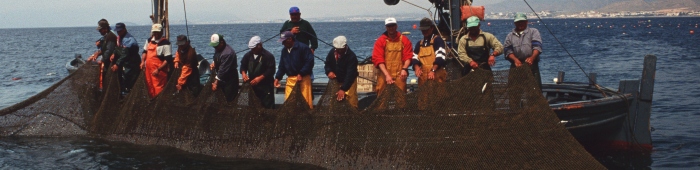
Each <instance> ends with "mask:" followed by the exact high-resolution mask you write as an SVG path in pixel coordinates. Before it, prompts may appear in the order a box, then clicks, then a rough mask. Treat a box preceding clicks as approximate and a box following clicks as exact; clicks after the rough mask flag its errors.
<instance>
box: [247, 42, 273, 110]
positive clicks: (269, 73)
mask: <svg viewBox="0 0 700 170" xmlns="http://www.w3.org/2000/svg"><path fill="white" fill-rule="evenodd" d="M248 48H249V49H250V51H248V53H246V54H245V55H243V58H242V59H241V75H242V76H243V81H246V82H250V85H251V86H252V88H253V92H255V96H257V97H258V99H259V100H260V103H261V104H262V106H263V107H265V108H268V109H272V108H274V106H275V94H274V90H275V87H274V84H273V83H274V79H275V78H274V76H275V56H274V55H272V53H270V52H269V51H267V50H265V48H263V44H262V43H260V37H259V36H254V37H253V38H250V41H248Z"/></svg>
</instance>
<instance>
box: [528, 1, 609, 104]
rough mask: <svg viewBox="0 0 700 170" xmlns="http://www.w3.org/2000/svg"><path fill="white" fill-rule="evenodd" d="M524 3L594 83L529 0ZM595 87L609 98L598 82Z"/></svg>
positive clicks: (591, 80)
mask: <svg viewBox="0 0 700 170" xmlns="http://www.w3.org/2000/svg"><path fill="white" fill-rule="evenodd" d="M523 1H525V4H527V6H528V7H530V10H532V13H535V16H537V19H539V21H540V22H542V23H543V25H544V27H545V28H547V31H549V34H551V35H552V37H554V40H556V41H557V43H559V46H561V48H563V49H564V51H566V54H568V55H569V57H570V58H571V60H573V61H574V63H576V66H578V68H579V69H580V70H581V72H583V74H584V75H586V77H587V78H588V81H590V82H593V79H591V77H590V76H588V73H586V71H585V70H583V67H581V64H579V63H578V61H576V59H575V58H574V56H573V55H571V53H570V52H569V50H568V49H566V47H564V44H563V43H561V41H559V38H557V36H556V35H554V32H552V30H551V29H549V26H547V24H545V23H544V21H543V20H542V18H541V17H540V15H539V14H537V12H535V9H534V8H532V6H530V3H528V2H527V0H523ZM594 86H595V87H596V89H598V91H599V92H600V93H602V94H603V97H607V95H606V94H605V92H604V91H603V90H602V89H601V88H600V85H598V83H597V82H594Z"/></svg>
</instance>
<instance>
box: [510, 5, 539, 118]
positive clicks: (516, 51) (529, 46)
mask: <svg viewBox="0 0 700 170" xmlns="http://www.w3.org/2000/svg"><path fill="white" fill-rule="evenodd" d="M513 22H514V23H515V24H514V25H515V28H514V29H513V31H512V32H511V33H509V34H508V35H507V36H506V41H505V56H506V60H508V61H510V68H511V69H510V74H508V75H509V77H508V94H509V96H508V97H509V102H508V103H509V105H510V108H511V109H519V108H521V106H522V103H521V102H522V100H521V99H522V94H523V93H525V91H529V90H533V89H532V88H533V87H527V86H526V85H524V84H522V83H521V84H518V82H517V81H518V80H517V79H518V77H522V76H523V75H526V74H518V73H515V71H517V70H518V69H513V68H516V67H521V66H523V65H525V64H527V65H529V66H530V71H531V72H532V74H533V77H534V79H535V82H536V83H537V84H536V86H538V87H539V90H540V91H538V92H541V90H542V80H541V78H540V68H539V61H540V57H539V56H540V54H541V53H542V37H540V32H539V31H538V30H537V29H535V28H528V27H527V24H528V21H527V16H526V15H525V14H524V13H517V14H515V19H514V21H513ZM540 94H541V93H540Z"/></svg>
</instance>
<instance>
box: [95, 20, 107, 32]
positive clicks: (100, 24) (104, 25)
mask: <svg viewBox="0 0 700 170" xmlns="http://www.w3.org/2000/svg"><path fill="white" fill-rule="evenodd" d="M102 28H109V22H107V20H106V19H104V18H103V19H101V20H100V21H97V29H98V30H101V29H102Z"/></svg>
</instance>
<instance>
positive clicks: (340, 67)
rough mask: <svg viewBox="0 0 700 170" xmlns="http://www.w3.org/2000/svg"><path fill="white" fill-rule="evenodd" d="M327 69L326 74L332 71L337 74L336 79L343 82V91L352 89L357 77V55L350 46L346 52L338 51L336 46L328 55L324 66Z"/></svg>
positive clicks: (341, 87)
mask: <svg viewBox="0 0 700 170" xmlns="http://www.w3.org/2000/svg"><path fill="white" fill-rule="evenodd" d="M323 68H324V69H325V70H326V75H327V74H328V73H330V72H333V73H334V74H335V77H336V78H335V81H338V82H339V83H343V84H342V85H341V86H340V89H341V90H343V91H348V90H350V87H352V84H353V83H355V80H356V79H357V76H358V74H359V73H358V72H357V55H355V53H354V52H352V50H350V47H347V50H346V51H345V53H343V54H340V53H338V52H337V51H336V50H335V48H333V49H332V50H331V51H329V52H328V55H327V56H326V65H325V66H324V67H323Z"/></svg>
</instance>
